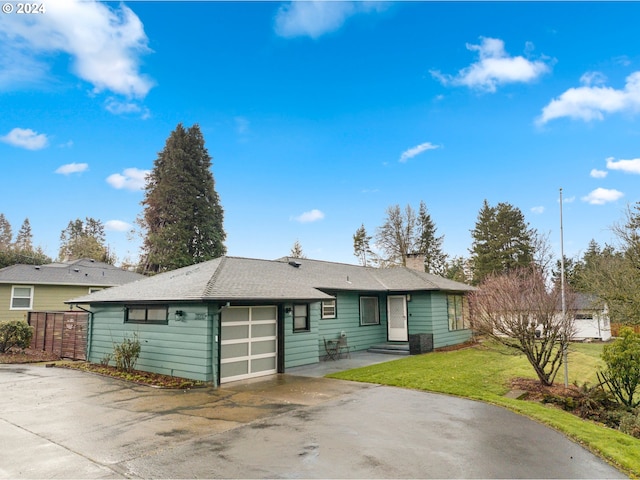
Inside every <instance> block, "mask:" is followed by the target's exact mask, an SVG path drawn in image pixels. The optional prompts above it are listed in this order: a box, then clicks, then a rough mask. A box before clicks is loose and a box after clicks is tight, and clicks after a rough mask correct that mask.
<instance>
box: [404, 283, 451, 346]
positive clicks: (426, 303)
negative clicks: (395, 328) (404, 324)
mask: <svg viewBox="0 0 640 480" xmlns="http://www.w3.org/2000/svg"><path fill="white" fill-rule="evenodd" d="M431 296H432V293H431V292H419V293H412V294H411V301H409V302H407V313H408V315H409V320H408V322H409V325H408V326H409V335H413V334H415V333H433V324H434V314H433V309H432V301H431ZM445 314H446V310H445ZM436 318H437V317H436Z"/></svg>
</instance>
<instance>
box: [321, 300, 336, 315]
mask: <svg viewBox="0 0 640 480" xmlns="http://www.w3.org/2000/svg"><path fill="white" fill-rule="evenodd" d="M321 308H322V315H321V318H336V301H335V299H334V300H324V301H323V302H322V307H321Z"/></svg>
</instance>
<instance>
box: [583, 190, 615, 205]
mask: <svg viewBox="0 0 640 480" xmlns="http://www.w3.org/2000/svg"><path fill="white" fill-rule="evenodd" d="M623 196H624V193H622V192H619V191H618V190H613V189H608V188H596V189H595V190H594V191H592V192H591V193H590V194H589V195H587V196H585V197H582V201H583V202H587V203H590V204H591V205H604V204H605V203H609V202H615V201H616V200H618V199H620V198H622V197H623Z"/></svg>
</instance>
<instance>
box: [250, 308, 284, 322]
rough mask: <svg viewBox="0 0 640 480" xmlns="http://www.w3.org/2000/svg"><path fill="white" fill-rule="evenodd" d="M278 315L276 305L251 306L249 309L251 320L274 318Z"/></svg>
mask: <svg viewBox="0 0 640 480" xmlns="http://www.w3.org/2000/svg"><path fill="white" fill-rule="evenodd" d="M277 316H278V310H277V308H276V307H271V306H269V307H253V308H252V309H251V320H253V321H258V320H275V319H276V318H277Z"/></svg>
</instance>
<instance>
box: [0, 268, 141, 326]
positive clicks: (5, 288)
mask: <svg viewBox="0 0 640 480" xmlns="http://www.w3.org/2000/svg"><path fill="white" fill-rule="evenodd" d="M141 278H144V276H143V275H140V274H138V273H134V272H128V271H126V270H123V269H121V268H118V267H115V266H113V265H109V264H107V263H102V262H98V261H95V260H92V259H89V258H81V259H78V260H72V261H68V262H54V263H49V264H46V265H22V264H19V265H11V266H8V267H5V268H2V269H0V321H3V320H24V321H27V317H28V314H29V312H33V311H63V310H68V309H69V306H68V305H66V304H65V300H68V299H70V298H74V297H77V296H80V295H86V294H88V293H91V292H94V291H97V290H102V289H104V288H109V287H113V286H116V285H123V284H125V283H129V282H133V281H135V280H140V279H141Z"/></svg>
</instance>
